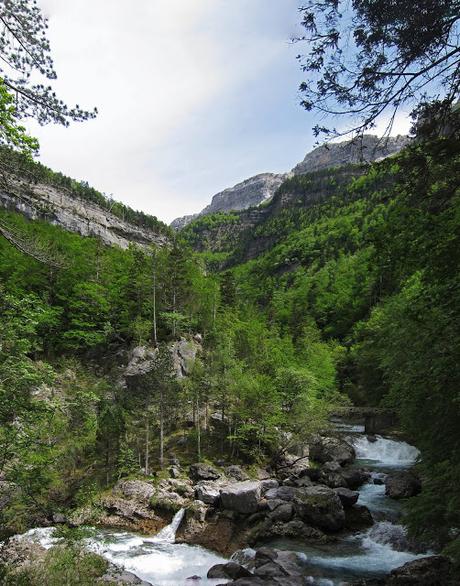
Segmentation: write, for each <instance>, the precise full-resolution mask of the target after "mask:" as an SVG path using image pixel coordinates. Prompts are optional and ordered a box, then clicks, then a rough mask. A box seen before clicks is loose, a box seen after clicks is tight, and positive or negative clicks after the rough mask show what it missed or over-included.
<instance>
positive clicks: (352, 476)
mask: <svg viewBox="0 0 460 586" xmlns="http://www.w3.org/2000/svg"><path fill="white" fill-rule="evenodd" d="M342 476H343V479H344V480H345V482H346V486H348V488H350V489H351V490H356V489H357V488H359V487H360V486H362V485H363V484H365V483H366V482H367V481H368V480H369V478H370V476H371V475H370V473H369V472H367V471H366V470H362V469H361V468H345V469H344V470H343V471H342Z"/></svg>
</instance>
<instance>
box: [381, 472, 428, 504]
mask: <svg viewBox="0 0 460 586" xmlns="http://www.w3.org/2000/svg"><path fill="white" fill-rule="evenodd" d="M421 489H422V484H421V482H420V479H419V478H418V477H417V476H416V475H415V474H414V473H413V472H411V471H409V470H398V471H396V472H391V473H389V474H387V477H386V478H385V494H386V495H387V496H389V497H390V498H392V499H403V498H409V497H412V496H415V495H417V494H418V493H419V492H420V491H421Z"/></svg>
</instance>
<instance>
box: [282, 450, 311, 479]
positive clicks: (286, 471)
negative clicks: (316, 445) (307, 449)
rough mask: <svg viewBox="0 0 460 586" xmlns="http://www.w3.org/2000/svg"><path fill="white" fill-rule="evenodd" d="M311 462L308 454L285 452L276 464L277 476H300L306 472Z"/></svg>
mask: <svg viewBox="0 0 460 586" xmlns="http://www.w3.org/2000/svg"><path fill="white" fill-rule="evenodd" d="M309 466H310V463H309V460H308V456H296V455H294V454H283V455H282V456H281V457H280V458H279V459H278V461H277V462H276V465H275V466H274V468H275V471H276V476H277V477H279V478H281V479H285V478H299V477H301V476H304V475H305V474H306V471H307V470H308V469H309Z"/></svg>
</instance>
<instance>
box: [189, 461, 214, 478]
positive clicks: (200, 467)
mask: <svg viewBox="0 0 460 586" xmlns="http://www.w3.org/2000/svg"><path fill="white" fill-rule="evenodd" d="M189 476H190V478H191V479H192V480H193V481H194V482H199V481H200V480H217V479H218V478H220V474H219V472H217V470H216V469H215V468H213V467H212V466H209V464H202V463H201V462H197V463H196V464H191V465H190V468H189Z"/></svg>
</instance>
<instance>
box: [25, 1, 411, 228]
mask: <svg viewBox="0 0 460 586" xmlns="http://www.w3.org/2000/svg"><path fill="white" fill-rule="evenodd" d="M39 2H40V5H41V6H42V8H43V10H44V12H45V13H46V14H47V16H48V17H49V19H50V29H49V37H50V41H51V47H52V51H53V56H54V59H55V66H56V70H57V73H58V80H57V83H56V88H57V90H58V92H59V94H61V96H62V97H63V98H64V99H65V100H66V101H68V102H70V103H79V104H80V105H84V106H88V107H93V106H95V105H96V106H97V107H98V108H99V111H100V114H99V116H98V118H97V119H96V120H94V121H89V122H86V123H84V124H73V125H72V126H71V127H70V128H67V129H65V128H60V127H53V126H46V127H44V128H40V127H37V126H35V125H32V131H33V133H34V134H35V135H36V136H38V137H39V139H40V143H41V158H40V160H41V161H42V162H43V163H44V164H46V165H48V166H50V167H52V168H53V169H55V170H60V171H62V172H64V173H66V174H68V175H71V176H72V177H75V178H77V179H85V180H87V181H89V183H90V184H91V185H93V186H94V187H96V188H98V189H100V190H101V191H104V192H106V193H107V194H108V195H109V194H113V197H115V198H116V199H119V200H121V201H123V202H125V203H127V204H128V205H130V206H132V207H133V208H135V209H141V210H143V211H145V212H148V213H151V214H154V215H156V216H158V217H159V218H160V219H162V220H164V221H166V222H169V221H171V220H172V219H174V218H175V217H177V216H181V215H184V214H189V213H193V212H197V211H199V210H200V209H202V208H203V207H204V206H205V205H207V204H208V203H209V201H210V199H211V197H212V195H214V194H215V193H217V192H218V191H220V190H222V189H224V188H226V187H229V186H231V185H234V184H235V183H237V182H239V181H241V180H243V179H245V178H247V177H250V176H251V175H255V174H257V173H261V172H264V171H274V172H281V171H287V170H289V169H290V168H292V167H293V166H294V165H295V164H296V163H297V162H299V161H300V160H301V159H302V158H303V157H304V155H305V153H306V152H307V151H308V150H311V148H312V146H313V144H314V138H313V137H312V133H311V127H312V126H313V120H312V115H311V114H310V113H307V112H305V111H304V110H303V109H302V108H301V107H300V106H299V96H298V89H297V88H298V85H299V83H300V81H301V79H302V78H301V72H300V71H299V66H298V63H297V61H296V59H295V56H296V54H297V52H298V51H299V46H292V44H291V43H290V42H289V39H290V38H291V37H292V36H293V35H294V34H295V32H296V31H298V28H297V27H298V21H299V15H298V12H297V7H298V4H299V1H298V0H136V2H131V3H127V2H126V1H125V0H111V1H110V2H107V1H106V0H79V1H78V2H75V1H74V0H39ZM396 130H397V131H398V130H401V129H400V128H396ZM403 130H404V129H403Z"/></svg>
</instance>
